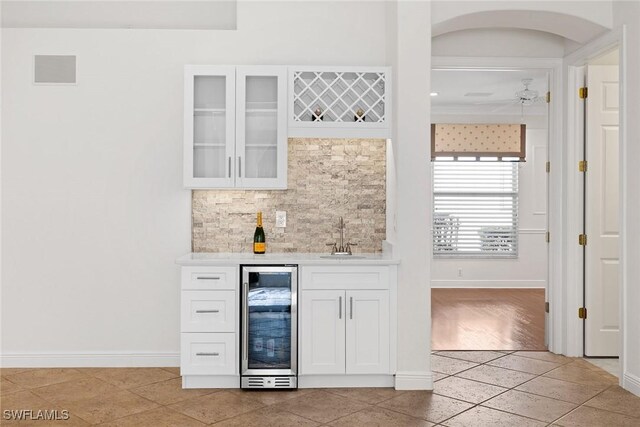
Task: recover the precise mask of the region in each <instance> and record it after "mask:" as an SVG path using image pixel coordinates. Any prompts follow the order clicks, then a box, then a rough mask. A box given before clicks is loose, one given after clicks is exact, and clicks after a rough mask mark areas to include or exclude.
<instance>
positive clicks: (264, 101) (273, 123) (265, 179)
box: [236, 66, 287, 189]
mask: <svg viewBox="0 0 640 427" xmlns="http://www.w3.org/2000/svg"><path fill="white" fill-rule="evenodd" d="M286 78H287V73H286V68H285V67H279V66H271V67H270V66H241V67H237V69H236V187H241V188H275V189H277V188H282V189H284V188H286V186H287V135H286V133H287V112H286V108H287V104H286V102H287V99H286V94H287V92H286V91H287V87H286Z"/></svg>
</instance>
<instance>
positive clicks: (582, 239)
mask: <svg viewBox="0 0 640 427" xmlns="http://www.w3.org/2000/svg"><path fill="white" fill-rule="evenodd" d="M578 244H579V245H580V246H587V235H586V234H580V235H579V236H578Z"/></svg>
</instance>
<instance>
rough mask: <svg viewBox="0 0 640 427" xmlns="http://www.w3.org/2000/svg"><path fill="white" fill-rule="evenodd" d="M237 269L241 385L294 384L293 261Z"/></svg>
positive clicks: (295, 298) (295, 301) (295, 286)
mask: <svg viewBox="0 0 640 427" xmlns="http://www.w3.org/2000/svg"><path fill="white" fill-rule="evenodd" d="M241 269H242V270H241V273H242V274H241V277H242V282H241V285H242V286H241V288H242V306H241V308H240V309H241V329H242V336H241V341H240V349H241V351H240V355H241V356H240V358H241V360H240V366H241V370H240V387H241V388H297V386H298V384H297V383H298V382H297V371H298V370H297V367H298V366H297V365H298V363H297V362H298V352H297V343H298V316H297V314H298V267H297V266H291V265H283V266H262V265H260V266H258V265H243V266H241Z"/></svg>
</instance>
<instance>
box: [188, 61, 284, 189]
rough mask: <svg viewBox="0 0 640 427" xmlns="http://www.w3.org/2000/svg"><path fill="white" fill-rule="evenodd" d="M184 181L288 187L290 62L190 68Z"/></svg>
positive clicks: (201, 185) (211, 185) (200, 185)
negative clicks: (281, 65) (287, 121)
mask: <svg viewBox="0 0 640 427" xmlns="http://www.w3.org/2000/svg"><path fill="white" fill-rule="evenodd" d="M184 114H185V116H184V124H185V126H184V186H185V187H186V188H247V189H285V188H286V186H287V126H286V67H277V66H272V67H270V66H264V67H263V66H256V67H253V66H246V67H245V66H243V67H233V66H200V65H195V66H194V65H188V66H186V67H185V105H184Z"/></svg>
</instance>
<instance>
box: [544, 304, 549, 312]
mask: <svg viewBox="0 0 640 427" xmlns="http://www.w3.org/2000/svg"><path fill="white" fill-rule="evenodd" d="M544 312H545V313H548V312H549V303H548V302H545V303H544Z"/></svg>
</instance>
